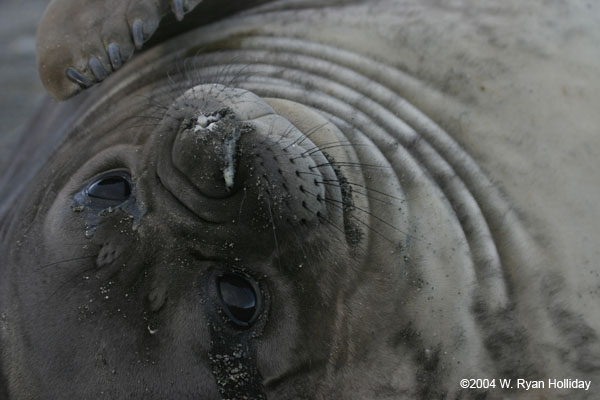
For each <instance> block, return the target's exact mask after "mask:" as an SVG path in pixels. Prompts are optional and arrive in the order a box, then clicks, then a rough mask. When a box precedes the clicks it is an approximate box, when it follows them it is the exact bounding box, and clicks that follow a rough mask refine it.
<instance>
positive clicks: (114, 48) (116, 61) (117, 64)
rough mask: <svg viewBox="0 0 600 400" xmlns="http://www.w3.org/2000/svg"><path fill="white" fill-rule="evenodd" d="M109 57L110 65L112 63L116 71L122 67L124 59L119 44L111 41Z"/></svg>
mask: <svg viewBox="0 0 600 400" xmlns="http://www.w3.org/2000/svg"><path fill="white" fill-rule="evenodd" d="M108 59H109V60H110V65H112V68H113V70H114V71H116V70H118V69H119V68H121V66H122V65H123V61H122V60H121V52H120V51H119V45H118V44H116V43H111V44H109V45H108Z"/></svg>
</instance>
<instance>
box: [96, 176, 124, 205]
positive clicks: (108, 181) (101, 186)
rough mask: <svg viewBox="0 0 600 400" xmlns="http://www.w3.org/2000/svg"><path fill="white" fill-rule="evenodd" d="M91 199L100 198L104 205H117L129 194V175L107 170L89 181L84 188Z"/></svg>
mask: <svg viewBox="0 0 600 400" xmlns="http://www.w3.org/2000/svg"><path fill="white" fill-rule="evenodd" d="M85 193H86V195H87V197H88V198H90V199H91V200H94V199H97V200H101V201H102V202H103V203H108V204H105V205H113V206H116V205H119V204H121V203H123V202H125V201H127V200H128V199H129V196H131V177H130V176H129V174H128V173H126V172H123V171H119V172H109V173H107V174H105V175H102V176H100V177H98V178H97V179H96V180H94V181H93V182H92V183H90V184H89V185H88V187H87V189H86V190H85Z"/></svg>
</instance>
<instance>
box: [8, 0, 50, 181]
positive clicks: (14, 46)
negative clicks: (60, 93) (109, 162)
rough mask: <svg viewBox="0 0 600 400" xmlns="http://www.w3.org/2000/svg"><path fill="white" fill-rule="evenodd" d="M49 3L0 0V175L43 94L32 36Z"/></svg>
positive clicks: (41, 0)
mask: <svg viewBox="0 0 600 400" xmlns="http://www.w3.org/2000/svg"><path fill="white" fill-rule="evenodd" d="M48 3H49V0H25V1H24V0H0V174H2V173H3V171H4V170H5V166H6V163H7V161H8V159H9V158H10V156H11V154H13V153H14V152H15V151H16V150H17V148H16V147H17V144H18V139H19V137H20V135H21V134H22V133H23V132H24V131H25V129H26V127H27V122H28V121H29V120H30V119H31V118H32V117H33V116H34V115H35V112H36V110H37V108H38V105H39V104H40V102H41V101H42V100H43V99H44V97H45V94H44V93H45V92H44V89H43V87H42V83H41V82H40V80H39V78H38V74H37V68H36V64H35V32H36V28H37V25H38V22H39V20H40V18H41V16H42V13H43V12H44V9H45V8H46V5H47V4H48Z"/></svg>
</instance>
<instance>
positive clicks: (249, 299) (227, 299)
mask: <svg viewBox="0 0 600 400" xmlns="http://www.w3.org/2000/svg"><path fill="white" fill-rule="evenodd" d="M217 290H218V293H219V300H220V301H221V305H222V307H223V309H224V310H225V312H226V313H227V315H228V316H229V318H231V320H232V321H233V322H234V323H235V324H236V325H238V326H241V327H246V326H249V325H250V324H251V323H252V322H254V319H255V318H256V315H257V314H258V312H257V311H258V308H259V307H258V305H259V299H258V298H257V293H256V290H255V288H254V286H253V285H252V284H251V283H250V282H248V281H247V280H246V279H244V278H242V277H239V276H237V275H233V274H226V275H223V276H221V277H219V278H218V279H217Z"/></svg>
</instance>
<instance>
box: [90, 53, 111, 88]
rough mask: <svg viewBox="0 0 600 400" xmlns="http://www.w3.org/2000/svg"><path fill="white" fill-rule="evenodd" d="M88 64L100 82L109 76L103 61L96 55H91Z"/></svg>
mask: <svg viewBox="0 0 600 400" xmlns="http://www.w3.org/2000/svg"><path fill="white" fill-rule="evenodd" d="M88 66H89V67H90V70H91V71H92V73H93V74H94V76H95V77H96V80H97V81H98V82H100V81H103V80H104V79H106V77H107V76H108V74H107V73H106V70H104V67H103V66H102V63H100V60H98V59H97V58H96V57H90V59H89V61H88Z"/></svg>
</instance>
